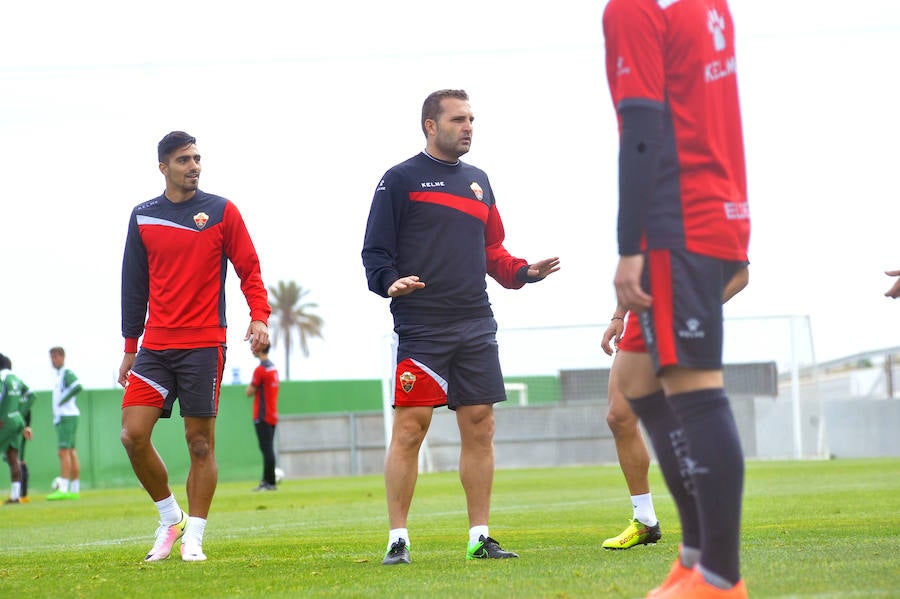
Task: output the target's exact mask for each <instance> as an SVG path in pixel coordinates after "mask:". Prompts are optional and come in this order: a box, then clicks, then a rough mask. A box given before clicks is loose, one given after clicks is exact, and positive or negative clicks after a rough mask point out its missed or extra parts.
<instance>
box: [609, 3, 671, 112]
mask: <svg viewBox="0 0 900 599" xmlns="http://www.w3.org/2000/svg"><path fill="white" fill-rule="evenodd" d="M664 19H665V18H664V15H663V13H662V11H661V10H660V9H659V6H658V4H657V3H656V2H652V1H648V0H612V1H611V2H610V3H609V4H608V5H607V6H606V10H605V11H604V13H603V34H604V39H605V40H606V76H607V80H608V81H609V91H610V93H611V94H612V100H613V105H614V106H615V108H616V110H617V111H618V110H619V108H621V105H622V102H623V100H634V99H640V100H650V101H651V102H654V103H662V102H664V101H665V65H664V64H663V43H664V35H665V20H664Z"/></svg>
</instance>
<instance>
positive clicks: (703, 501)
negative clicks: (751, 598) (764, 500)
mask: <svg viewBox="0 0 900 599" xmlns="http://www.w3.org/2000/svg"><path fill="white" fill-rule="evenodd" d="M669 403H670V404H671V406H672V409H673V410H674V411H675V413H676V414H677V415H678V418H679V420H680V421H681V423H682V426H683V427H684V434H685V437H686V440H687V443H688V446H689V447H690V458H691V462H690V471H691V476H692V478H693V481H694V489H695V498H696V501H697V508H698V514H699V518H700V531H701V541H700V549H701V554H700V565H701V566H702V567H703V568H704V569H706V570H709V571H710V572H712V573H714V574H717V575H719V576H721V577H722V578H724V579H725V580H727V581H729V582H731V583H732V584H735V583H737V582H738V581H739V580H740V579H741V573H740V533H741V498H742V496H743V490H744V454H743V452H742V450H741V442H740V438H739V437H738V432H737V426H736V425H735V422H734V415H733V414H732V413H731V406H730V405H729V404H728V397H726V396H725V390H724V389H721V388H716V389H701V390H699V391H689V392H687V393H679V394H676V395H672V396H670V397H669Z"/></svg>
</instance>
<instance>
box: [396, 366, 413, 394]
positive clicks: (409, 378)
mask: <svg viewBox="0 0 900 599" xmlns="http://www.w3.org/2000/svg"><path fill="white" fill-rule="evenodd" d="M415 384H416V375H414V374H413V373H411V372H410V371H408V370H407V371H406V372H404V373H403V374H401V375H400V388H401V389H403V391H405V392H406V393H409V392H410V391H412V388H413V385H415Z"/></svg>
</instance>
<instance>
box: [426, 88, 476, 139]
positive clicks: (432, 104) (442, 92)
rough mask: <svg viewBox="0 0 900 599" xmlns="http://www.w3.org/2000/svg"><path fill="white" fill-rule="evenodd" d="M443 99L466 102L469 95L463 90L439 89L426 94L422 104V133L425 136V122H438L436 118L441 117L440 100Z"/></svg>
mask: <svg viewBox="0 0 900 599" xmlns="http://www.w3.org/2000/svg"><path fill="white" fill-rule="evenodd" d="M444 98H456V99H457V100H465V101H466V102H468V101H469V94H467V93H466V90H464V89H439V90H438V91H436V92H431V93H430V94H428V97H427V98H425V102H424V103H423V104H422V133H424V134H425V135H428V132H427V131H425V121H427V120H428V119H431V120H433V121H436V120H438V117H440V116H441V100H443V99H444Z"/></svg>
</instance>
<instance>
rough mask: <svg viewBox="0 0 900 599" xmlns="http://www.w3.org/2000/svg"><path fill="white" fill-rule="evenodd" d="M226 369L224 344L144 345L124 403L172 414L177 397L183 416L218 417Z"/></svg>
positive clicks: (136, 361)
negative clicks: (197, 345) (197, 346)
mask: <svg viewBox="0 0 900 599" xmlns="http://www.w3.org/2000/svg"><path fill="white" fill-rule="evenodd" d="M224 369H225V346H224V345H220V346H217V347H201V348H197V349H163V350H155V349H146V348H141V351H139V352H138V354H137V357H136V358H135V360H134V365H133V366H132V367H131V374H129V375H128V386H127V387H125V396H124V397H123V398H122V407H123V408H125V407H128V406H153V407H157V408H159V409H161V410H162V418H169V417H170V416H171V415H172V406H174V405H175V399H176V398H177V399H178V405H179V406H180V410H181V415H182V416H193V417H198V418H207V417H215V416H216V414H217V413H218V411H219V389H220V387H221V384H222V372H223V371H224Z"/></svg>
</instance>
